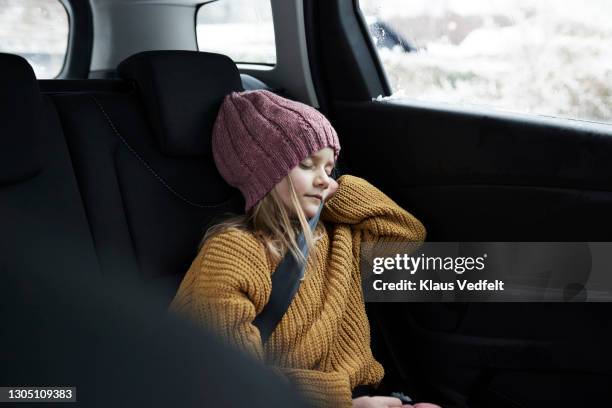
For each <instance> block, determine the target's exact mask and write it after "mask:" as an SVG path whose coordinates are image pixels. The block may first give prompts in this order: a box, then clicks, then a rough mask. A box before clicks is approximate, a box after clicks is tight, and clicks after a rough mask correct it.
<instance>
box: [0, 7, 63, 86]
mask: <svg viewBox="0 0 612 408" xmlns="http://www.w3.org/2000/svg"><path fill="white" fill-rule="evenodd" d="M67 47H68V15H67V13H66V9H65V8H64V6H63V5H62V4H61V3H60V2H59V0H0V52H6V53H11V54H18V55H21V56H22V57H24V58H25V59H27V60H28V62H29V63H30V65H32V68H34V73H35V74H36V77H37V78H54V77H56V76H57V75H58V74H59V73H60V71H61V70H62V67H63V66H64V58H65V56H66V49H67Z"/></svg>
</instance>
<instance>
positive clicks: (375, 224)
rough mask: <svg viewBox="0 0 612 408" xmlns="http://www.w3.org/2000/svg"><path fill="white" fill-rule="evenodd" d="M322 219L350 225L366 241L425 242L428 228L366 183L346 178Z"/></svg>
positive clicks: (326, 204) (342, 179)
mask: <svg viewBox="0 0 612 408" xmlns="http://www.w3.org/2000/svg"><path fill="white" fill-rule="evenodd" d="M321 219H323V220H324V221H329V222H332V223H341V224H350V225H351V226H352V227H353V229H354V230H356V231H361V232H363V234H364V236H363V240H366V241H369V240H376V241H378V240H380V239H382V240H385V239H386V238H389V240H391V241H410V242H415V241H417V242H418V241H424V240H425V234H426V231H425V227H424V226H423V224H421V222H420V221H419V220H418V219H416V218H415V217H414V216H413V215H412V214H410V213H409V212H408V211H406V210H404V209H403V208H402V207H400V206H399V205H397V204H396V203H395V202H394V201H393V200H391V199H390V198H389V197H388V196H387V195H385V194H384V193H383V192H382V191H380V190H379V189H377V188H376V187H374V186H373V185H372V184H370V183H369V182H367V181H366V180H364V179H362V178H359V177H356V176H351V175H344V176H342V177H340V178H339V179H338V190H337V191H336V193H335V194H334V195H333V197H332V198H330V199H329V201H327V202H326V203H325V207H324V211H323V212H322V214H321Z"/></svg>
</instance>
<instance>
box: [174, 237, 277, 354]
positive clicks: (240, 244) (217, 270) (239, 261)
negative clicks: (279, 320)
mask: <svg viewBox="0 0 612 408" xmlns="http://www.w3.org/2000/svg"><path fill="white" fill-rule="evenodd" d="M270 288H271V281H270V273H269V271H268V266H267V264H266V259H265V255H264V253H263V248H261V249H260V248H258V244H257V242H256V241H255V240H254V239H253V238H250V237H249V236H248V233H245V232H241V231H232V232H227V233H222V234H220V235H217V236H215V237H213V238H211V239H209V240H208V241H207V242H206V243H205V244H204V246H203V247H202V249H201V250H200V253H199V254H198V256H197V257H196V259H195V260H194V261H193V263H192V265H191V267H190V268H189V270H188V271H187V274H186V275H185V277H184V278H183V281H182V282H181V285H180V286H179V289H178V292H177V294H176V295H175V297H174V300H173V301H172V303H171V305H170V310H171V311H174V312H178V313H180V314H183V315H185V316H187V317H188V318H190V319H191V320H193V321H194V322H195V323H196V324H197V325H199V326H201V327H206V328H208V329H210V330H212V331H213V332H215V333H216V334H218V335H219V336H220V337H221V338H222V339H223V340H225V341H226V342H227V343H229V344H230V345H232V346H234V347H238V348H239V349H241V350H243V351H246V352H247V353H249V354H251V355H252V356H254V357H255V358H257V359H259V360H262V361H263V350H262V345H261V337H260V335H259V330H258V329H257V328H256V327H255V326H254V325H253V324H252V321H253V320H254V319H255V316H256V315H257V313H259V312H260V311H261V309H262V308H263V306H264V305H265V304H266V303H267V300H268V299H267V298H266V294H269V292H270Z"/></svg>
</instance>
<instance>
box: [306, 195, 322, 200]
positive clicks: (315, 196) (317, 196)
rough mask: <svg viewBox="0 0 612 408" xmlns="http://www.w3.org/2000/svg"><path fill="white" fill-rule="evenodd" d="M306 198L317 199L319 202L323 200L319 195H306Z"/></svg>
mask: <svg viewBox="0 0 612 408" xmlns="http://www.w3.org/2000/svg"><path fill="white" fill-rule="evenodd" d="M306 197H314V198H318V199H319V200H323V197H322V196H320V195H319V194H314V195H307V196H306Z"/></svg>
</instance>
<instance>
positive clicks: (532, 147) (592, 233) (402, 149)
mask: <svg viewBox="0 0 612 408" xmlns="http://www.w3.org/2000/svg"><path fill="white" fill-rule="evenodd" d="M304 11H305V16H306V28H307V37H308V39H309V44H308V48H309V54H310V55H309V57H310V61H311V68H312V75H313V83H314V87H315V88H316V90H317V96H318V99H319V101H320V105H321V109H322V110H323V111H324V112H325V113H326V114H328V115H329V117H330V119H331V121H332V123H333V124H334V127H335V128H336V129H337V130H338V134H339V135H340V137H341V142H342V149H343V158H342V161H341V162H340V164H341V166H342V169H343V171H344V172H346V173H351V174H355V175H358V176H360V177H364V178H366V179H368V180H371V181H372V183H373V184H375V185H377V186H379V187H380V188H381V189H382V190H383V191H385V192H387V193H388V195H389V196H390V197H391V198H393V199H394V200H395V201H396V202H397V203H399V204H400V205H402V206H403V207H404V208H407V209H410V211H411V213H413V214H414V215H415V216H417V218H419V219H420V220H422V221H423V223H424V225H425V226H426V227H427V230H428V236H427V239H428V240H431V241H441V242H444V241H447V242H452V241H463V242H469V241H482V242H486V241H489V242H493V241H507V242H518V241H569V242H578V241H612V239H610V231H612V217H610V215H609V213H610V211H609V208H610V206H611V205H612V191H611V189H610V181H609V180H610V177H609V174H611V173H612V168H611V166H612V164H611V163H612V162H611V161H610V160H609V157H611V155H612V138H610V137H609V136H610V133H609V132H605V131H600V130H597V129H595V130H593V129H590V130H584V129H581V128H579V127H570V126H565V127H564V126H559V125H558V124H557V123H554V122H552V121H528V120H524V121H523V120H517V119H516V118H514V117H513V118H508V117H504V116H501V115H499V116H497V115H484V114H473V113H469V112H448V111H443V110H437V109H433V108H427V107H422V106H411V105H410V104H403V105H402V104H393V103H380V102H377V101H372V98H373V97H375V96H376V95H378V94H388V84H386V80H385V78H384V74H381V70H380V66H379V65H377V59H376V58H375V57H373V55H372V48H371V44H369V43H368V41H367V40H366V38H367V36H365V35H364V30H365V29H364V28H363V27H362V26H361V25H360V24H359V21H358V20H357V19H356V17H355V13H354V3H353V2H352V1H343V0H333V1H326V2H317V1H314V0H305V1H304ZM81 12H82V13H86V10H84V11H81ZM89 17H90V18H91V16H89ZM87 29H90V30H91V26H90V27H88V28H83V30H87ZM322 39H326V40H325V41H323V40H322ZM89 52H90V53H91V48H89ZM0 68H1V72H2V73H3V75H2V77H1V78H0V82H1V83H2V86H1V87H0V89H1V91H0V105H1V106H2V108H3V109H2V113H1V115H2V121H3V125H2V126H3V131H2V134H1V135H0V225H2V231H3V234H2V235H3V237H2V239H1V240H0V253H1V257H2V264H0V267H2V268H5V269H6V270H9V269H10V270H44V269H48V268H49V265H52V266H54V267H56V268H59V269H61V270H65V271H80V272H82V273H84V274H88V275H91V276H92V279H93V277H99V276H108V277H113V278H115V279H120V280H126V281H130V282H137V283H135V284H136V285H138V286H140V287H143V288H146V289H147V291H150V292H152V293H155V294H156V295H157V297H156V299H157V306H158V307H160V308H163V307H164V306H166V305H167V304H168V303H169V301H170V300H171V298H172V296H173V294H174V293H175V292H176V289H177V287H178V284H179V282H180V280H181V279H182V277H183V274H184V272H185V271H186V270H187V268H188V267H189V264H190V262H191V261H192V260H193V257H194V255H195V253H196V250H197V246H198V243H199V241H200V239H201V238H202V236H203V233H204V232H205V230H206V228H207V226H209V225H212V224H213V223H214V222H215V220H216V219H217V217H221V216H222V215H223V214H226V213H229V212H233V213H238V212H240V209H241V208H242V207H243V204H244V203H243V201H242V197H241V196H240V194H238V192H237V191H236V190H234V189H233V188H231V187H229V186H228V185H227V184H226V183H225V182H224V181H223V180H222V178H221V177H220V175H219V173H218V172H217V170H216V168H215V165H214V161H213V160H212V156H211V149H210V135H211V131H212V125H213V121H214V118H215V115H216V111H217V108H218V106H219V104H220V101H221V99H222V97H223V96H224V95H225V94H227V93H229V92H231V91H239V90H244V89H271V88H273V87H271V86H268V85H267V84H265V83H264V82H262V81H260V80H259V79H257V78H255V77H253V76H251V75H245V74H241V73H240V72H239V70H238V68H237V66H236V64H235V63H234V62H233V61H232V60H231V59H229V58H228V57H225V56H221V55H219V54H212V53H205V52H197V51H178V50H177V51H145V52H141V53H138V54H136V55H133V56H131V57H129V58H127V59H125V60H124V61H123V62H122V63H121V64H119V65H118V66H117V67H116V70H109V72H108V73H107V74H105V75H106V76H107V77H108V78H107V79H96V80H92V79H85V77H81V78H80V79H72V80H63V81H58V80H38V81H37V80H36V79H35V77H34V74H33V72H32V69H31V68H30V66H29V65H28V63H27V62H26V61H25V60H24V59H22V58H20V57H17V56H14V55H8V54H0ZM79 69H80V70H81V71H82V67H81V68H79V67H76V68H74V70H75V71H74V72H77V71H78V70H79ZM177 70H180V72H181V73H182V74H181V75H180V76H177V75H172V73H173V72H176V71H177ZM202 89H206V92H201V90H202ZM276 91H277V92H283V90H278V89H276ZM16 95H19V98H15V96H16ZM18 135H19V136H18ZM203 136H204V137H203ZM577 245H579V244H577ZM367 309H368V315H369V317H370V322H371V326H372V332H373V333H372V336H373V337H372V346H373V350H374V352H375V355H376V356H377V358H379V359H380V361H381V362H382V363H383V365H384V366H385V368H386V371H387V376H386V377H385V382H384V387H386V388H388V389H389V390H397V389H403V390H406V391H408V392H409V393H411V395H415V396H416V397H417V398H419V397H421V398H424V399H427V398H430V396H432V395H433V396H435V398H437V401H440V402H442V403H443V404H444V406H445V407H475V408H479V407H490V406H495V407H501V408H505V407H513V408H514V407H533V406H549V405H553V404H556V403H559V402H560V401H562V402H563V403H564V404H567V405H569V404H575V405H580V406H583V405H586V404H589V403H596V402H598V401H602V400H609V399H610V397H611V396H612V395H611V393H612V391H611V390H610V389H609V383H610V379H611V378H610V377H611V373H610V370H611V369H610V367H612V365H611V364H610V363H611V362H612V351H610V349H609V346H608V343H609V340H610V338H611V335H612V321H611V319H610V318H609V316H610V315H611V312H612V310H611V309H610V304H593V303H581V304H578V303H572V304H570V303H567V304H560V303H558V304H533V303H530V304H526V303H516V304H494V303H483V304H469V303H453V304H445V303H405V304H397V303H373V304H368V305H367ZM415 350H418V352H415ZM561 396H562V397H561ZM561 398H562V399H561Z"/></svg>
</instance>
